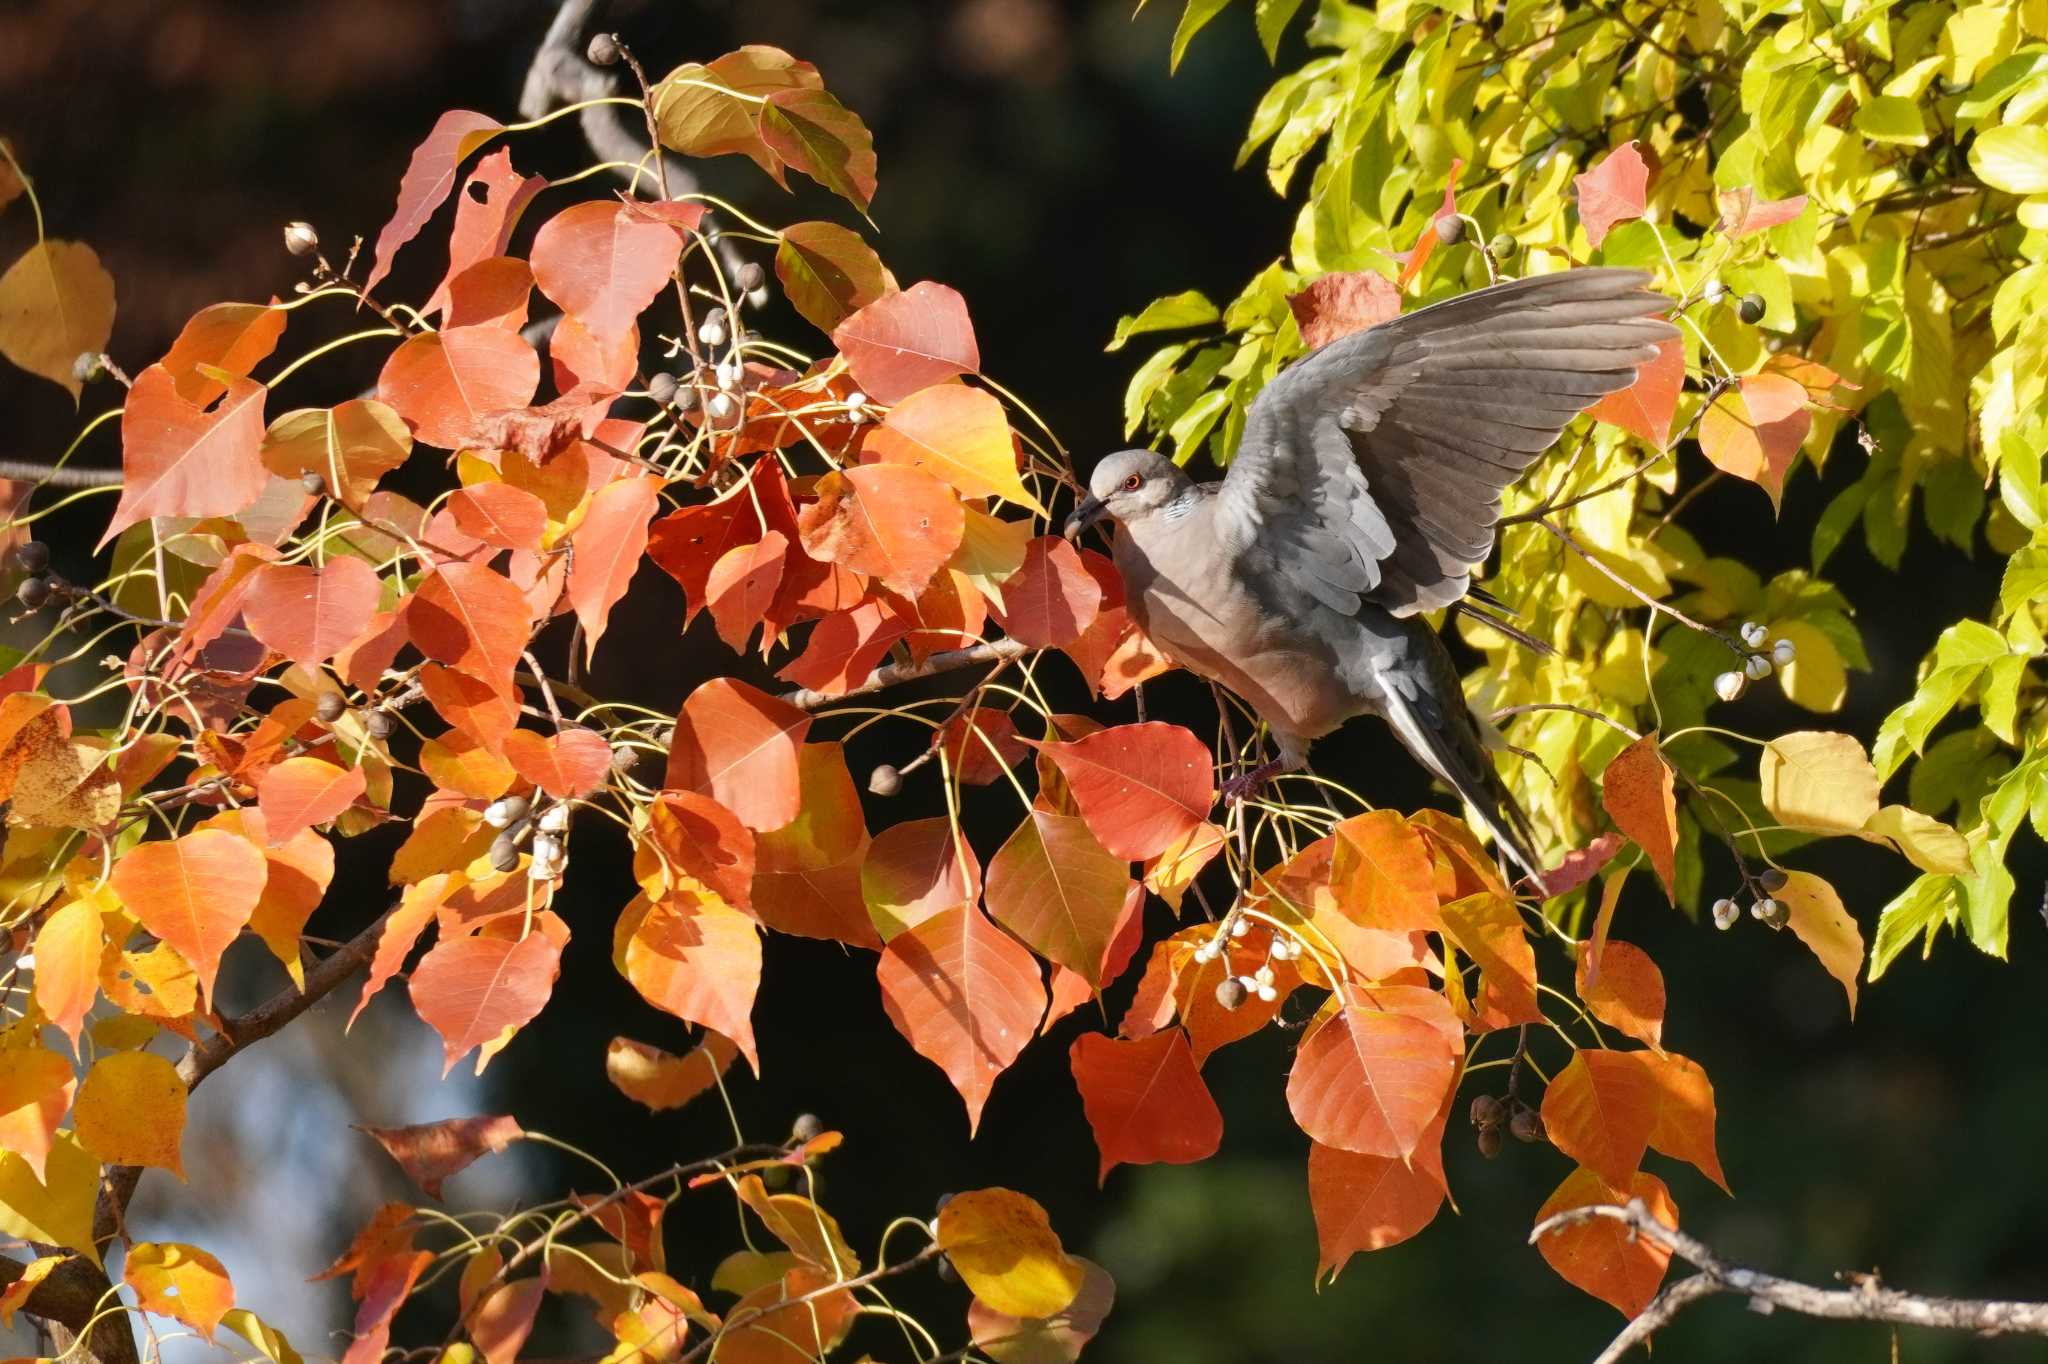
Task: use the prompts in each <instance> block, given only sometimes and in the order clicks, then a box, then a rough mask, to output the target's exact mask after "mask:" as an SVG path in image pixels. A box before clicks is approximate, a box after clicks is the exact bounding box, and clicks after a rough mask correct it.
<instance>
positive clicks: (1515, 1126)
mask: <svg viewBox="0 0 2048 1364" xmlns="http://www.w3.org/2000/svg"><path fill="white" fill-rule="evenodd" d="M1508 1133H1509V1135H1510V1136H1512V1137H1514V1139H1515V1140H1516V1141H1541V1140H1543V1119H1542V1117H1541V1116H1540V1115H1539V1114H1538V1113H1537V1112H1536V1110H1535V1109H1533V1108H1530V1107H1529V1106H1527V1105H1526V1104H1524V1105H1522V1106H1521V1107H1519V1108H1517V1109H1515V1112H1514V1116H1513V1117H1511V1118H1509V1119H1508Z"/></svg>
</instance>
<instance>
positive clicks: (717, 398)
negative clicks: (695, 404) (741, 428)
mask: <svg viewBox="0 0 2048 1364" xmlns="http://www.w3.org/2000/svg"><path fill="white" fill-rule="evenodd" d="M734 408H735V404H734V403H733V400H732V395H731V394H730V393H714V394H712V395H711V401H710V402H707V403H705V404H704V410H705V411H706V412H709V413H710V414H711V419H712V420H713V421H724V420H725V419H726V418H727V417H730V416H731V415H732V414H733V411H734Z"/></svg>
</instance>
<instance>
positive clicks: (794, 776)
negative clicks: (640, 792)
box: [661, 677, 811, 831]
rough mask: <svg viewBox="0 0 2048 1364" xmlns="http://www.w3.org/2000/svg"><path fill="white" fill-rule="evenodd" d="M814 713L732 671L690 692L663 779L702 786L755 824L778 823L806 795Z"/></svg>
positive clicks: (671, 784) (677, 786)
mask: <svg viewBox="0 0 2048 1364" xmlns="http://www.w3.org/2000/svg"><path fill="white" fill-rule="evenodd" d="M810 727H811V717H810V714H809V712H807V711H801V710H798V709H797V708H796V707H795V706H792V705H790V704H789V703H788V702H786V701H780V700H777V699H776V698H775V697H773V696H770V695H768V694H767V693H766V692H763V691H759V690H757V689H756V688H753V687H750V686H748V685H747V684H746V683H744V682H741V681H738V680H737V679H734V678H730V677H714V678H712V679H711V680H710V681H709V682H706V683H705V684H704V685H702V686H701V687H698V688H697V690H695V691H693V692H691V693H690V697H689V699H688V700H686V701H684V702H683V708H682V711H681V712H680V713H679V714H678V715H677V716H676V737H675V743H674V744H673V745H672V746H671V747H670V749H669V753H668V773H667V775H666V776H665V777H664V778H663V780H662V783H661V784H662V785H663V786H665V787H668V788H670V789H672V790H682V791H702V792H704V793H706V794H707V795H709V796H711V797H712V798H713V799H714V800H716V801H718V803H719V804H721V805H723V806H725V807H726V808H727V809H728V810H731V811H732V812H733V813H734V814H735V815H738V816H739V819H740V822H741V823H742V824H745V825H746V826H747V827H748V828H750V829H754V830H757V831H759V830H766V829H779V828H781V827H782V826H783V825H785V824H787V823H789V822H790V821H791V820H793V819H795V818H796V817H797V812H798V810H799V809H800V808H801V804H802V800H803V789H802V786H801V785H800V782H799V774H798V767H797V759H798V750H799V748H800V747H801V745H802V744H803V741H804V735H805V734H807V733H808V732H809V731H810Z"/></svg>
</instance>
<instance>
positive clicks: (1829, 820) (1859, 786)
mask: <svg viewBox="0 0 2048 1364" xmlns="http://www.w3.org/2000/svg"><path fill="white" fill-rule="evenodd" d="M1757 775H1758V778H1759V780H1761V782H1762V783H1763V798H1764V806H1765V808H1767V809H1769V810H1770V812H1771V813H1772V814H1774V815H1776V816H1777V817H1778V822H1779V823H1780V824H1783V825H1785V826H1786V827H1787V828H1792V829H1806V830H1811V831H1813V832H1816V833H1830V834H1840V833H1855V832H1856V831H1858V830H1859V829H1861V828H1862V827H1863V826H1864V824H1865V822H1867V821H1868V820H1869V819H1870V817H1871V816H1872V815H1875V814H1876V813H1877V787H1878V780H1877V769H1876V768H1875V767H1872V766H1871V765H1870V757H1869V755H1868V754H1866V753H1864V751H1863V745H1862V744H1860V743H1858V742H1857V741H1856V740H1855V738H1853V737H1852V736H1850V735H1847V734H1837V733H1834V732H1832V731H1825V730H1799V731H1796V732H1794V733H1791V734H1784V735H1780V736H1779V737H1777V738H1775V739H1773V740H1771V741H1770V742H1769V743H1768V744H1765V745H1764V754H1763V759H1762V761H1761V762H1760V763H1759V764H1758V770H1757Z"/></svg>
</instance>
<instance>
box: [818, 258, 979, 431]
mask: <svg viewBox="0 0 2048 1364" xmlns="http://www.w3.org/2000/svg"><path fill="white" fill-rule="evenodd" d="M832 344H833V345H835V346H837V347H838V348H839V352H840V354H842V355H844V356H845V357H846V363H847V365H848V367H850V368H851V369H852V370H853V377H854V378H855V379H857V380H858V381H859V382H860V386H861V388H863V389H864V390H866V392H867V394H868V396H869V397H871V398H878V399H880V400H881V401H882V402H885V403H894V402H901V401H902V400H903V399H905V398H907V397H909V396H910V395H911V394H913V393H915V392H917V391H918V390H919V389H921V388H925V387H928V386H929V385H932V384H936V383H942V382H944V381H945V380H947V379H950V378H952V377H953V376H954V375H956V374H976V373H979V372H980V370H981V348H980V347H979V346H978V345H976V344H975V340H974V324H973V323H972V322H971V321H969V320H968V317H967V302H966V300H965V299H963V298H961V297H960V294H959V292H958V291H957V290H954V289H949V288H947V287H946V286H945V285H943V284H934V283H932V282H931V281H930V280H920V281H919V282H917V283H916V284H913V285H911V286H910V287H909V288H908V289H905V290H903V291H902V292H901V293H894V294H885V295H884V296H883V297H881V298H878V299H876V300H875V301H874V302H873V303H870V304H868V305H867V306H866V307H865V308H862V309H861V310H860V311H859V312H856V313H854V314H853V315H852V316H851V317H849V318H847V319H846V320H845V321H844V322H841V323H840V324H839V325H838V326H837V327H834V328H833V329H832Z"/></svg>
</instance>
